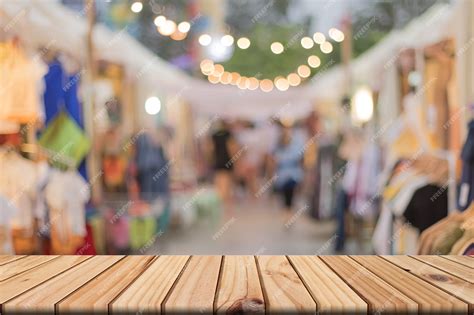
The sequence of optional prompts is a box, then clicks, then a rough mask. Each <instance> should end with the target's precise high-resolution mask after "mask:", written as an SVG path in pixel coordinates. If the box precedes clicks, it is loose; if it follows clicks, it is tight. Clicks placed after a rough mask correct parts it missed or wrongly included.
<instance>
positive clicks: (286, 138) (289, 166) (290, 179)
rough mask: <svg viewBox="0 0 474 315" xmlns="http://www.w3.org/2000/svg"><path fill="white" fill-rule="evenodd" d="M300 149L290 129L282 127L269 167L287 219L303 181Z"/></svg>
mask: <svg viewBox="0 0 474 315" xmlns="http://www.w3.org/2000/svg"><path fill="white" fill-rule="evenodd" d="M302 149H303V148H302V147H301V146H300V142H299V141H297V139H296V137H293V131H292V128H291V127H282V129H281V135H280V139H279V141H278V143H277V146H276V148H275V150H274V152H273V156H272V158H271V159H272V163H271V164H272V166H271V167H272V168H273V169H274V170H275V188H276V191H277V192H278V193H279V194H280V195H281V197H282V200H283V204H284V210H285V211H286V214H285V216H286V217H287V219H289V218H290V217H291V215H292V214H291V212H292V210H293V206H294V196H295V191H296V188H297V186H298V184H300V183H301V181H302V180H303V167H302V158H303V155H302Z"/></svg>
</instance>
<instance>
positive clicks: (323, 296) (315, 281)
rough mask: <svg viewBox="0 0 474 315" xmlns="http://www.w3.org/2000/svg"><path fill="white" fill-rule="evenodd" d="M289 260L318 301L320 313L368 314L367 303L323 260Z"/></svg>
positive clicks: (302, 258) (293, 258)
mask: <svg viewBox="0 0 474 315" xmlns="http://www.w3.org/2000/svg"><path fill="white" fill-rule="evenodd" d="M288 258H289V260H290V261H291V263H292V265H293V266H294V268H295V269H296V271H297V273H298V274H299V275H300V277H301V279H302V280H303V282H304V283H305V284H306V287H307V288H308V290H309V292H310V293H311V295H312V296H313V298H314V300H315V301H316V304H317V307H318V309H317V310H318V312H319V313H331V312H333V313H334V312H336V313H350V314H353V313H361V312H363V313H367V303H365V302H364V300H362V299H361V298H360V297H359V296H358V295H357V294H356V293H355V292H354V291H353V290H352V289H351V288H350V287H349V286H348V285H347V284H346V283H345V282H344V281H343V280H342V279H341V278H339V276H338V275H337V274H336V273H334V272H333V271H332V270H331V269H330V268H329V267H328V266H326V264H325V263H324V262H322V261H321V259H319V258H318V257H315V256H290V257H288Z"/></svg>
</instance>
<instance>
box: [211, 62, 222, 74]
mask: <svg viewBox="0 0 474 315" xmlns="http://www.w3.org/2000/svg"><path fill="white" fill-rule="evenodd" d="M223 73H224V67H223V66H222V65H220V64H217V65H214V71H213V72H212V74H213V75H215V76H218V77H220V76H221V75H222V74H223Z"/></svg>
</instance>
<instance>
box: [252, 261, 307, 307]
mask: <svg viewBox="0 0 474 315" xmlns="http://www.w3.org/2000/svg"><path fill="white" fill-rule="evenodd" d="M257 262H258V267H259V273H260V278H261V284H262V288H263V292H264V296H265V300H266V310H267V312H285V313H295V312H298V313H302V312H309V313H315V312H316V303H315V302H314V300H313V298H312V297H311V294H309V292H308V290H307V289H306V287H305V286H304V284H303V282H302V281H301V279H300V278H299V276H298V274H297V273H296V271H295V270H294V269H293V267H292V266H291V264H290V262H289V261H288V259H287V258H286V257H285V256H259V257H257Z"/></svg>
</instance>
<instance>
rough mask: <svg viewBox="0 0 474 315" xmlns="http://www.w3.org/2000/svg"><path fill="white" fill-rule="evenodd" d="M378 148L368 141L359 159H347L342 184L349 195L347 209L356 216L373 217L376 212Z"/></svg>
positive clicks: (379, 158) (378, 194)
mask: <svg viewBox="0 0 474 315" xmlns="http://www.w3.org/2000/svg"><path fill="white" fill-rule="evenodd" d="M380 160H381V155H380V149H379V148H378V147H377V145H376V144H374V143H370V144H368V145H367V147H366V148H365V149H364V151H363V152H362V155H361V157H360V158H359V159H357V160H353V161H349V162H348V163H347V167H346V170H345V173H344V178H343V180H342V185H343V188H344V190H345V191H346V192H347V194H348V195H349V210H350V211H351V212H352V213H353V214H354V215H355V216H357V217H365V218H373V217H374V216H375V215H376V214H377V212H378V200H379V198H380V193H379V192H378V174H379V172H380V165H381V163H380Z"/></svg>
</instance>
